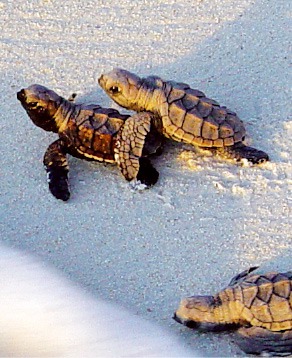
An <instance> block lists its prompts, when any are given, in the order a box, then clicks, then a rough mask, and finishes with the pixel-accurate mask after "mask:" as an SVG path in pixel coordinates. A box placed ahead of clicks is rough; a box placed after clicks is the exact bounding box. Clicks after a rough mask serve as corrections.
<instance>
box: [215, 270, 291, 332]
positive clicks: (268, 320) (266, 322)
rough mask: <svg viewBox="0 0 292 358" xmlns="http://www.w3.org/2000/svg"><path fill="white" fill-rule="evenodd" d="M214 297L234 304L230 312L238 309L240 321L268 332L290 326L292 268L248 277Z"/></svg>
mask: <svg viewBox="0 0 292 358" xmlns="http://www.w3.org/2000/svg"><path fill="white" fill-rule="evenodd" d="M216 300H217V301H218V300H220V301H221V302H222V305H224V302H225V303H227V302H228V304H229V305H230V304H231V305H233V306H234V307H232V309H231V306H230V307H229V311H230V312H231V311H232V310H235V311H237V314H239V317H240V321H241V322H243V323H244V322H248V323H249V324H251V325H252V326H260V327H264V328H267V329H269V330H271V331H285V330H290V329H292V271H289V272H286V273H275V272H271V273H267V274H264V275H255V274H253V275H250V276H247V277H246V278H245V279H243V280H239V282H236V281H235V283H234V284H233V285H231V286H228V287H227V288H226V289H225V290H223V291H221V292H220V293H219V294H218V295H217V297H215V301H216ZM230 314H232V313H230Z"/></svg>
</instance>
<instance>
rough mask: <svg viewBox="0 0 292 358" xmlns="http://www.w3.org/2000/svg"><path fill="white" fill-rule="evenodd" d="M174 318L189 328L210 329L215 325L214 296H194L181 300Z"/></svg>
mask: <svg viewBox="0 0 292 358" xmlns="http://www.w3.org/2000/svg"><path fill="white" fill-rule="evenodd" d="M173 319H174V320H175V321H177V322H178V323H181V324H183V325H184V326H187V327H189V328H195V329H201V330H206V329H208V330H210V329H211V326H212V325H214V323H215V321H214V297H213V296H192V297H187V298H184V299H182V300H181V302H180V305H179V307H178V309H177V311H176V312H175V313H174V316H173Z"/></svg>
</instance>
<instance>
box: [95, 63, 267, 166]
mask: <svg viewBox="0 0 292 358" xmlns="http://www.w3.org/2000/svg"><path fill="white" fill-rule="evenodd" d="M98 81H99V84H100V86H101V87H102V88H103V89H104V91H105V92H106V93H107V94H108V95H109V96H110V97H111V98H112V99H113V100H114V101H115V102H116V103H118V104H119V105H120V106H122V107H124V108H127V109H132V110H134V111H137V112H142V111H145V110H146V111H150V112H152V113H153V114H154V115H155V125H156V127H157V128H158V130H159V131H160V132H162V133H163V134H164V136H165V137H167V138H171V139H174V140H176V141H178V142H185V143H189V144H192V145H194V146H199V147H202V148H207V149H211V150H212V151H214V152H217V153H219V154H221V155H223V156H225V157H228V158H233V159H236V160H237V161H240V160H241V159H246V160H248V161H249V162H251V163H254V164H258V163H262V162H265V161H267V160H269V157H268V155H267V154H266V153H265V152H263V151H260V150H257V149H255V148H252V147H248V146H246V145H245V144H243V141H244V139H245V128H244V125H243V122H242V121H241V120H240V119H239V118H238V116H237V115H236V113H234V112H232V111H230V110H229V109H228V108H226V107H221V106H220V105H219V104H218V103H217V102H216V101H214V100H213V99H210V98H207V97H206V96H205V94H204V93H203V92H201V91H199V90H195V89H192V88H190V86H189V85H187V84H185V83H179V82H174V81H164V80H163V79H161V78H160V77H157V76H149V77H146V78H140V77H138V76H137V75H135V74H133V73H131V72H128V71H126V70H123V69H119V68H116V69H114V70H112V71H111V72H109V73H107V74H103V75H101V77H100V78H99V80H98Z"/></svg>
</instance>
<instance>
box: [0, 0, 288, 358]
mask: <svg viewBox="0 0 292 358" xmlns="http://www.w3.org/2000/svg"><path fill="white" fill-rule="evenodd" d="M289 3H290V2H289V1H287V0H270V1H267V0H205V1H204V0H201V1H199V0H192V1H191V0H190V1H188V0H178V1H174V0H168V1H162V0H149V1H147V0H144V1H130V0H112V1H111V2H109V1H85V0H84V1H69V0H64V1H62V2H59V1H55V0H43V1H34V0H27V1H8V0H6V1H5V0H2V1H0V23H1V42H0V46H1V50H0V53H1V56H0V70H1V83H0V86H1V91H0V103H1V113H0V123H1V141H0V154H1V172H0V173H1V174H0V175H1V178H0V195H1V202H0V218H1V219H0V237H1V240H2V241H3V242H6V243H8V244H10V245H12V246H15V247H18V248H24V249H29V250H30V251H31V252H33V253H35V254H36V255H38V256H39V257H41V258H42V259H43V260H45V261H47V262H50V263H51V264H53V265H54V266H55V267H57V268H59V269H60V270H62V271H63V272H64V273H65V274H66V275H67V276H68V277H69V278H70V279H71V280H72V281H75V282H78V283H80V284H81V285H82V286H84V287H86V288H87V289H88V290H89V291H90V292H92V293H93V294H94V295H95V296H97V297H103V298H105V299H106V300H111V301H114V302H116V303H119V304H121V305H123V306H124V307H126V308H128V309H130V310H132V312H133V313H137V314H139V315H140V316H142V317H146V318H148V319H150V320H153V321H156V322H158V323H160V324H161V325H162V326H164V327H165V328H167V329H168V330H169V332H172V334H176V335H177V336H178V337H179V339H180V340H181V342H182V344H184V343H186V344H187V345H188V346H189V347H193V348H196V349H197V348H199V349H200V350H201V351H203V352H205V354H206V355H220V356H242V355H243V353H242V352H241V351H240V350H239V348H237V347H236V346H235V345H234V344H233V342H232V335H229V334H227V335H222V334H220V335H218V334H217V335H214V334H212V333H210V334H198V333H196V332H193V331H191V330H189V329H187V328H184V327H182V326H180V325H178V324H177V323H175V322H174V321H172V320H171V316H172V313H173V311H174V310H175V309H176V307H177V305H178V302H179V300H180V298H181V297H183V296H185V295H190V294H211V293H215V292H216V291H217V290H219V289H220V288H222V287H224V286H225V285H226V284H227V283H228V282H229V280H230V278H231V277H232V276H233V275H235V274H236V273H238V272H240V271H242V270H244V269H246V268H247V267H249V266H251V265H261V269H262V270H283V271H284V270H288V269H291V266H292V265H291V257H292V249H291V244H292V218H291V217H292V215H291V199H292V193H291V186H292V164H291V154H292V153H291V138H292V120H291V92H290V88H291V72H289V45H291V44H289V33H288V24H289V17H288V16H289V12H288V10H289ZM61 4H62V5H61ZM290 47H291V46H290ZM114 66H119V67H123V68H126V69H128V70H131V71H134V72H137V73H138V74H139V75H149V74H157V75H160V76H162V77H164V78H166V79H173V80H178V81H184V82H187V83H189V84H190V85H192V86H193V87H194V88H198V89H200V90H202V91H204V92H205V93H206V94H207V95H208V96H210V97H211V98H214V99H216V100H218V101H219V102H220V103H221V104H223V105H226V106H228V107H229V108H230V109H232V110H234V111H236V112H237V113H238V115H239V116H240V117H241V119H242V120H244V122H245V123H246V127H247V131H248V134H249V136H248V142H249V143H250V144H252V145H253V146H254V147H256V148H259V149H262V150H264V151H266V152H267V153H269V155H270V157H271V162H270V163H267V164H265V165H263V166H261V167H252V168H245V167H240V166H236V165H234V164H232V163H229V162H226V161H224V160H222V159H220V158H214V157H208V156H203V155H202V154H198V153H196V152H195V151H194V149H192V148H190V147H188V146H185V145H180V144H178V143H169V144H168V146H167V148H166V149H165V153H164V154H163V155H162V156H160V157H159V158H157V159H155V161H154V163H155V167H156V168H157V169H158V170H159V172H160V179H159V181H158V183H157V184H156V186H155V187H153V188H152V189H150V190H146V191H143V192H137V191H133V190H131V189H130V186H129V184H128V183H126V182H125V181H124V179H123V178H122V176H121V175H120V173H119V171H118V169H117V168H116V167H115V166H114V165H104V164H99V163H89V162H85V161H80V160H77V159H74V158H71V159H70V165H71V177H70V183H71V191H72V195H71V199H70V201H69V202H68V203H63V202H60V201H57V200H56V199H55V198H53V196H52V195H51V194H50V193H49V191H48V188H47V183H46V175H45V171H44V170H43V167H42V157H43V154H44V152H45V150H46V148H47V146H48V145H49V144H50V143H51V142H52V141H53V140H54V139H55V138H56V136H55V135H53V134H50V133H47V132H44V131H42V130H41V129H39V128H37V127H35V126H33V124H32V123H31V122H30V120H29V119H28V117H27V115H26V113H25V112H24V110H23V109H22V108H21V106H20V105H19V103H18V101H17V100H16V91H17V90H19V89H20V88H22V87H24V86H27V85H29V84H32V83H40V84H43V85H46V86H48V87H50V88H52V89H54V90H55V91H57V92H58V93H60V94H61V95H64V96H69V95H70V94H71V93H72V92H73V91H76V92H77V93H78V94H79V100H83V101H86V102H90V101H91V102H92V101H94V102H97V103H100V104H101V105H104V106H112V105H113V103H112V102H111V101H110V100H109V99H108V98H107V97H106V96H105V94H104V93H103V92H102V91H101V89H100V88H99V87H98V84H97V77H98V76H99V75H100V74H101V73H102V72H105V71H108V70H110V69H111V68H112V67H114ZM289 115H290V117H289Z"/></svg>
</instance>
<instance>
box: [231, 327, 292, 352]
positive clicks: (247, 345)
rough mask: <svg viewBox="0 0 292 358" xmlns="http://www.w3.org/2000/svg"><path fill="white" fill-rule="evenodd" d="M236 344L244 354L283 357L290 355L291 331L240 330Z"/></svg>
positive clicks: (254, 328)
mask: <svg viewBox="0 0 292 358" xmlns="http://www.w3.org/2000/svg"><path fill="white" fill-rule="evenodd" d="M236 343H237V344H238V346H239V347H240V348H241V349H242V350H243V351H244V352H246V353H250V354H265V355H270V356H285V355H289V354H292V330H289V331H285V332H272V331H269V330H268V329H266V328H262V327H250V328H246V327H243V328H240V329H239V330H238V331H237V337H236Z"/></svg>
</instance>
